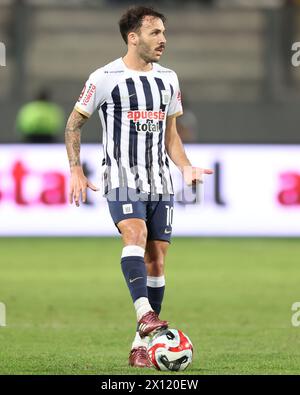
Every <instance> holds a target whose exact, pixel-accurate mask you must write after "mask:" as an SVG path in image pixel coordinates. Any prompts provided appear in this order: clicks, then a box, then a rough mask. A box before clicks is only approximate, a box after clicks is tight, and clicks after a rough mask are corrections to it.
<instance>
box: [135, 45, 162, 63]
mask: <svg viewBox="0 0 300 395" xmlns="http://www.w3.org/2000/svg"><path fill="white" fill-rule="evenodd" d="M138 53H139V56H140V57H141V58H142V59H143V60H144V62H146V63H157V62H159V59H160V56H159V57H157V56H155V54H154V50H152V49H151V47H150V46H149V45H148V44H146V43H145V42H144V41H140V46H139V50H138Z"/></svg>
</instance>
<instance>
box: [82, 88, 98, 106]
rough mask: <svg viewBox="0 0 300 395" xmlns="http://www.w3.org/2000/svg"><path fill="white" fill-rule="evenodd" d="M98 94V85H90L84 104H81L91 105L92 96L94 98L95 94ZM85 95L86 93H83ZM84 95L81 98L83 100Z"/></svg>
mask: <svg viewBox="0 0 300 395" xmlns="http://www.w3.org/2000/svg"><path fill="white" fill-rule="evenodd" d="M84 89H85V88H84ZM95 92H96V85H94V84H90V85H89V87H88V90H87V92H86V94H85V96H84V99H83V100H82V102H81V104H82V105H83V106H86V105H88V103H89V101H90V100H91V98H92V96H93V94H94V93H95ZM83 94H84V92H83ZM83 94H82V96H81V95H80V96H81V99H82V97H83Z"/></svg>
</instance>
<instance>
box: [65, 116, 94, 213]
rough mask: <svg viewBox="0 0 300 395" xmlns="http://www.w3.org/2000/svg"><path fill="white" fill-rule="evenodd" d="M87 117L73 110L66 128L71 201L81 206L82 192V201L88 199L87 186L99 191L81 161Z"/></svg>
mask: <svg viewBox="0 0 300 395" xmlns="http://www.w3.org/2000/svg"><path fill="white" fill-rule="evenodd" d="M87 119H88V118H87V117H85V116H84V115H82V114H80V113H79V112H78V111H76V110H73V111H72V112H71V114H70V116H69V119H68V122H67V126H66V130H65V143H66V148H67V153H68V158H69V164H70V170H71V180H70V190H69V201H70V203H71V204H72V203H73V200H74V201H75V204H76V206H79V200H80V194H81V199H82V202H83V203H84V202H85V201H86V190H87V188H90V189H92V190H93V191H97V190H98V189H97V187H95V186H94V185H93V184H92V183H91V182H90V181H89V180H88V179H87V178H86V177H85V175H84V173H83V170H82V166H81V163H80V140H81V128H82V126H83V125H84V123H85V122H86V121H87Z"/></svg>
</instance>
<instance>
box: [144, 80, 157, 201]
mask: <svg viewBox="0 0 300 395" xmlns="http://www.w3.org/2000/svg"><path fill="white" fill-rule="evenodd" d="M140 80H141V81H142V84H143V89H144V94H145V100H146V110H147V111H153V96H152V92H151V86H150V84H149V81H148V79H147V77H140ZM152 148H153V133H150V132H146V149H145V166H146V172H147V178H148V184H149V185H150V192H151V193H156V188H155V181H154V175H153V154H152Z"/></svg>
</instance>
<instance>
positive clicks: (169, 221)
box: [165, 205, 174, 226]
mask: <svg viewBox="0 0 300 395" xmlns="http://www.w3.org/2000/svg"><path fill="white" fill-rule="evenodd" d="M165 207H166V209H167V226H172V225H173V211H174V207H170V206H168V205H166V206H165Z"/></svg>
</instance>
